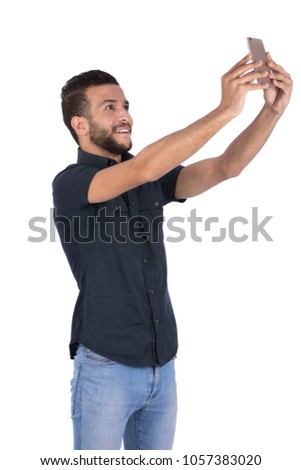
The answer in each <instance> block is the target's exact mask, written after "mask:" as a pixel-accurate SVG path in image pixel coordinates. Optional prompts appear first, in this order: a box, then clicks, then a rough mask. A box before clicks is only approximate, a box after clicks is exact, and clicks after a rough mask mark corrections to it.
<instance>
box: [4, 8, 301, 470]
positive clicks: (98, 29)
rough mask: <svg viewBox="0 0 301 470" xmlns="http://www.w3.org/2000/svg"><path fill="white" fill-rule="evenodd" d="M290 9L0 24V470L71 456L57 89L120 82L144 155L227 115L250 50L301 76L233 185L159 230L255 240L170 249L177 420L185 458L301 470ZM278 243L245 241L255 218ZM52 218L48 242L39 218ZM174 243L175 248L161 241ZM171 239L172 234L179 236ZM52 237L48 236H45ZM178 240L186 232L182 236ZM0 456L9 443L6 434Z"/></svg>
mask: <svg viewBox="0 0 301 470" xmlns="http://www.w3.org/2000/svg"><path fill="white" fill-rule="evenodd" d="M296 8H297V3H296V2H293V1H291V0H286V1H285V2H283V3H282V2H281V3H279V2H272V1H270V0H267V1H264V2H263V1H260V2H259V1H257V0H253V1H252V2H242V1H235V0H228V1H227V2H225V1H217V0H210V2H209V1H208V2H203V1H200V0H199V1H197V0H186V1H185V2H184V1H179V0H173V1H171V0H167V1H166V0H160V1H158V0H153V1H152V2H145V1H134V0H128V1H120V0H115V1H112V2H109V1H102V0H98V1H92V0H86V1H85V2H83V1H78V0H72V1H71V0H64V1H61V2H57V3H55V4H54V3H53V2H40V1H33V0H29V1H27V2H21V1H18V2H17V1H13V0H12V1H11V2H9V3H8V4H7V5H6V6H5V7H2V12H1V23H2V24H1V45H2V47H1V57H2V60H1V63H2V66H1V70H2V72H1V129H2V142H1V154H2V165H1V167H2V184H1V192H2V198H1V199H2V230H1V237H2V241H1V247H2V276H3V281H2V286H3V291H2V296H1V300H2V313H1V350H2V352H1V362H2V364H1V365H2V367H1V369H2V379H1V383H2V386H1V395H2V399H1V407H2V411H1V427H2V430H3V431H4V434H5V442H4V445H3V446H2V451H1V458H2V459H3V461H4V463H5V468H6V469H11V468H16V461H14V460H13V458H15V459H17V460H18V461H20V463H21V462H22V465H23V466H24V467H25V468H40V467H39V457H42V456H64V455H72V429H71V420H70V418H69V414H70V412H69V382H70V378H71V373H72V361H71V360H70V359H69V355H68V343H69V333H70V324H71V316H72V312H73V306H74V303H75V300H76V296H77V287H76V284H75V281H74V279H73V278H72V275H71V271H70V269H69V266H68V264H67V261H66V259H65V257H64V254H63V251H62V249H61V246H60V243H59V241H58V239H57V240H56V242H53V241H50V214H49V211H50V208H51V207H52V194H51V182H52V179H53V177H54V176H55V174H56V173H58V172H59V171H60V170H61V169H63V168H64V167H65V166H67V165H68V164H70V163H73V162H74V161H75V160H76V153H77V148H76V145H75V143H74V141H73V139H72V137H71V135H70V134H69V132H68V130H67V129H66V128H65V126H64V124H63V122H62V118H61V111H60V96H59V95H60V89H61V87H62V85H63V84H64V83H65V82H66V80H68V79H69V78H70V77H71V76H73V75H76V74H78V73H80V72H83V71H86V70H90V69H93V68H100V69H102V70H105V71H108V72H110V73H111V74H113V75H115V76H116V78H117V79H118V81H119V82H120V84H121V86H122V87H123V89H124V91H125V93H126V96H127V98H128V99H129V101H130V103H131V113H132V115H133V117H134V121H135V125H134V133H133V141H134V147H133V153H136V152H137V151H139V150H140V149H141V148H143V147H144V146H145V145H147V144H148V143H150V142H152V141H154V140H155V139H157V138H159V137H161V136H163V135H166V134H167V133H169V132H171V131H173V130H176V129H179V128H181V127H184V126H185V125H187V124H189V123H190V122H192V121H194V120H195V119H197V118H198V117H201V116H203V115H204V114H206V113H207V112H209V111H210V110H211V109H213V108H214V107H216V106H217V105H218V103H219V100H220V77H221V75H222V74H223V73H224V72H226V71H227V70H228V69H229V68H230V67H232V65H233V64H234V63H236V62H237V61H238V60H240V58H242V57H243V56H244V55H245V54H246V53H247V52H248V50H247V45H246V36H255V37H262V38H263V40H264V43H265V46H266V49H268V50H270V52H271V54H272V56H273V57H274V59H275V60H276V61H277V62H279V63H281V64H282V65H283V66H284V67H285V68H286V69H287V70H288V71H289V72H290V73H291V74H292V76H293V78H294V79H295V87H294V94H293V98H292V101H291V104H290V106H289V108H288V109H287V112H286V113H285V115H284V116H283V118H282V120H281V121H280V122H279V123H278V125H277V128H276V129H275V131H274V133H273V135H272V136H271V138H270V140H269V141H268V143H267V144H266V146H265V147H264V149H263V150H262V151H261V152H260V154H259V155H258V156H257V158H256V160H255V161H254V162H252V164H250V166H249V167H248V168H247V169H246V170H245V171H244V172H243V173H242V175H241V176H240V177H239V178H236V179H233V180H230V181H227V182H226V183H224V184H222V185H220V186H219V187H216V188H214V189H212V190H211V191H209V192H208V193H206V194H204V195H203V196H200V197H198V198H194V199H192V200H190V201H188V202H187V203H186V204H184V205H179V204H171V205H170V206H169V207H167V208H166V217H171V216H180V217H185V218H187V217H188V216H189V215H190V211H191V210H192V209H196V210H197V215H198V216H200V217H203V220H204V219H206V218H208V217H210V216H216V217H219V219H220V227H227V224H228V223H229V220H230V219H231V218H232V217H235V216H242V217H245V218H247V219H248V220H250V224H249V225H246V226H242V225H241V226H239V227H238V226H237V230H238V232H237V235H241V234H243V233H246V234H248V235H249V238H248V240H247V241H245V242H243V243H234V242H233V241H231V240H230V239H229V238H228V237H227V239H226V240H225V241H223V242H220V243H213V242H212V241H211V237H212V236H213V235H217V234H218V227H217V228H216V229H214V230H215V232H214V233H213V232H212V233H211V234H210V233H208V232H207V233H205V232H204V230H203V227H204V226H203V225H202V224H200V226H199V228H198V234H199V235H203V242H195V241H193V240H192V239H191V237H190V234H189V224H188V223H186V226H185V227H186V233H187V236H186V239H185V241H183V242H181V243H172V242H169V243H167V244H166V245H167V252H168V259H169V286H170V292H171V295H172V299H173V305H174V309H175V312H176V316H177V321H178V328H179V341H180V348H179V354H178V359H177V381H178V390H179V417H178V427H177V434H176V440H175V445H174V451H173V452H174V455H179V456H181V455H183V454H185V453H194V454H206V453H229V454H231V453H232V454H233V453H242V454H243V453H248V454H249V453H253V454H261V455H262V457H263V462H264V463H263V464H262V466H261V467H259V468H264V469H266V470H278V469H279V470H280V469H281V470H283V469H284V468H285V469H287V470H295V469H299V468H300V461H299V463H298V449H300V418H301V413H300V393H301V390H300V385H301V383H300V330H299V328H300V320H299V315H300V299H299V292H298V291H299V275H300V244H299V236H300V211H299V201H300V189H299V173H298V169H299V167H300V165H299V158H300V155H299V154H300V145H299V142H300V117H299V115H300V114H299V109H300V98H301V94H300V81H299V79H300V72H301V67H300V47H299V44H300V41H299V37H298V31H299V28H300V17H299V13H298V12H297V10H296ZM262 102H263V101H262V93H261V92H252V94H250V95H249V96H248V98H247V101H246V105H245V109H244V111H243V113H242V115H241V116H239V117H238V118H237V119H236V120H235V121H233V122H231V123H230V124H229V125H228V126H227V127H226V128H225V129H223V130H222V131H221V132H220V133H219V134H218V135H217V136H216V137H215V138H214V139H213V140H212V141H211V142H209V143H208V144H207V146H205V147H204V148H203V149H202V150H201V151H200V152H199V154H198V155H196V156H195V157H193V158H192V159H191V161H195V160H196V159H199V158H205V157H207V156H210V157H211V156H215V155H218V154H220V153H221V152H222V151H223V150H224V149H225V147H226V146H227V145H228V144H229V143H230V142H231V140H232V139H233V138H234V137H235V136H236V135H237V134H238V133H239V132H240V131H241V130H242V129H243V128H244V127H245V126H246V125H247V124H248V123H249V122H251V120H252V119H253V118H254V117H255V115H256V114H257V112H258V111H259V110H260V108H261V106H262ZM252 207H258V210H259V219H260V220H261V219H263V218H264V217H265V216H268V215H271V216H273V218H272V220H271V221H270V222H269V224H268V225H267V226H266V229H267V231H268V232H269V233H270V235H271V236H272V238H273V239H274V241H273V242H267V241H266V240H265V239H264V238H263V237H262V236H259V240H258V242H253V241H252V239H251V236H250V235H251V231H250V230H251V229H250V225H251V211H252ZM37 216H39V217H44V218H45V223H44V224H40V226H42V227H44V228H45V229H46V230H47V234H48V236H47V239H46V240H45V241H44V242H43V243H31V242H29V241H28V237H29V236H35V237H37V236H38V234H37V233H33V232H32V231H30V229H29V227H28V223H29V220H30V219H31V218H33V217H37ZM167 235H168V233H167ZM170 235H171V234H170ZM53 236H54V234H53V233H52V237H53ZM173 236H175V234H173ZM2 443H3V437H2Z"/></svg>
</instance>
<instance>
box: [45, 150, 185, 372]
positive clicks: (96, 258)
mask: <svg viewBox="0 0 301 470" xmlns="http://www.w3.org/2000/svg"><path fill="white" fill-rule="evenodd" d="M130 158H132V155H131V154H129V153H126V154H124V155H123V160H128V159H130ZM115 164H117V162H116V161H115V160H113V159H109V158H104V157H100V156H97V155H91V154H89V153H86V152H83V151H82V150H81V149H79V151H78V161H77V163H76V164H73V165H69V166H68V167H67V168H66V169H65V170H63V171H62V172H60V173H59V174H58V175H57V176H56V177H55V179H54V181H53V201H54V220H55V224H56V227H57V230H58V233H59V235H60V239H61V242H62V246H63V249H64V251H65V254H66V256H67V259H68V261H69V264H70V267H71V270H72V272H73V275H74V277H75V279H76V281H77V285H78V288H79V295H78V299H77V302H76V305H75V309H74V313H73V320H72V328H71V341H70V354H71V358H74V356H75V353H76V350H77V346H78V344H79V343H81V344H83V345H84V346H86V347H87V348H89V349H91V350H92V351H94V352H96V353H98V354H101V355H103V356H105V357H108V358H110V359H112V360H114V361H117V362H120V363H124V364H128V365H134V366H152V365H157V364H159V365H163V364H165V363H167V362H168V361H169V360H170V359H172V358H173V357H174V356H175V354H176V352H177V347H178V342H177V327H176V321H175V316H174V312H173V308H172V304H171V301H170V297H169V293H168V288H167V266H166V254H165V248H164V237H163V228H162V224H163V206H164V205H165V204H168V203H169V202H171V201H176V198H175V188H176V182H177V178H178V175H179V173H180V171H181V169H182V168H183V167H181V166H179V167H177V168H175V169H174V170H172V171H170V172H169V173H168V174H166V175H165V176H163V177H162V178H160V179H158V180H157V181H155V182H151V183H147V184H143V185H141V186H138V187H136V188H134V189H132V190H130V191H128V192H127V193H125V194H122V195H120V196H117V197H115V198H114V199H112V200H110V201H107V202H103V203H99V204H90V203H89V202H88V198H87V194H88V189H89V186H90V183H91V181H92V179H93V177H94V176H95V174H96V173H97V172H99V171H100V170H102V169H104V168H107V167H108V166H110V165H115Z"/></svg>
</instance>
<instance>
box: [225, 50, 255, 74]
mask: <svg viewBox="0 0 301 470" xmlns="http://www.w3.org/2000/svg"><path fill="white" fill-rule="evenodd" d="M251 59H252V54H251V53H249V54H247V55H246V56H245V57H244V58H243V59H241V60H240V61H239V62H237V63H236V64H235V65H233V67H231V69H230V70H228V72H227V74H230V73H231V72H233V70H235V69H237V67H240V66H241V65H245V64H246V63H247V62H249V60H251Z"/></svg>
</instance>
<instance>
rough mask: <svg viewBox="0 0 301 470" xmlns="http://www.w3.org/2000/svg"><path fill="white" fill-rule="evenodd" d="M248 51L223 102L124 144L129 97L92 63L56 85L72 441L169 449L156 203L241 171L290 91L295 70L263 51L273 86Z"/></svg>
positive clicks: (168, 369)
mask: <svg viewBox="0 0 301 470" xmlns="http://www.w3.org/2000/svg"><path fill="white" fill-rule="evenodd" d="M251 58H252V56H251V55H250V54H249V55H247V56H246V57H244V58H243V59H242V60H240V61H239V62H238V63H237V64H236V65H234V67H232V68H231V70H229V72H227V73H226V74H225V75H224V76H223V77H222V98H221V102H220V105H219V106H218V107H217V108H216V109H214V110H213V111H212V112H211V113H209V114H208V115H206V116H205V117H203V118H201V119H199V120H197V121H196V122H194V123H192V124H191V125H189V126H188V127H186V128H184V129H182V130H179V131H177V132H175V133H173V134H171V135H168V136H166V137H164V138H162V139H160V140H158V141H157V142H155V143H153V144H151V145H148V146H147V147H145V148H144V149H143V150H142V151H141V152H139V153H138V154H137V155H136V156H132V155H131V154H129V153H128V152H129V150H130V149H131V145H132V144H131V130H132V124H133V121H132V118H131V116H130V114H129V103H128V101H127V99H126V97H125V95H124V92H123V90H122V89H121V88H120V86H119V84H118V83H117V81H116V79H115V78H114V77H112V76H111V75H109V74H107V73H105V72H101V71H99V70H93V71H90V72H86V73H83V74H81V75H78V76H76V77H73V78H72V79H70V80H69V81H68V82H67V83H66V85H65V86H64V87H63V89H62V110H63V117H64V122H65V124H66V125H67V127H68V129H69V130H70V132H71V134H72V136H73V137H74V139H75V140H76V142H77V144H78V145H79V150H78V161H77V163H76V164H73V165H70V166H68V167H67V168H66V169H65V170H63V171H62V172H61V173H59V174H58V175H57V176H56V178H55V179H54V182H53V197H54V207H55V222H56V226H57V229H58V231H59V234H60V238H61V241H62V245H63V248H64V251H65V254H66V256H67V258H68V261H69V263H70V267H71V269H72V272H73V274H74V277H75V279H76V281H77V284H78V287H79V296H78V299H77V302H76V306H75V310H74V314H73V321H72V332H71V342H70V352H71V357H72V358H75V360H74V375H73V379H72V419H73V429H74V448H75V449H94V450H95V449H120V447H121V444H122V440H123V442H124V448H125V449H157V450H159V449H171V448H172V444H173V438H174V431H175V425H176V411H177V398H176V383H175V371H174V357H175V355H176V353H177V330H176V322H175V318H174V313H173V309H172V305H171V301H170V298H169V294H168V289H167V281H166V277H167V275H166V256H165V250H164V243H163V232H162V216H163V206H164V205H165V204H167V203H169V202H171V201H184V200H185V199H186V198H189V197H193V196H196V195H198V194H200V193H202V192H204V191H206V190H208V189H209V188H211V187H212V186H214V185H216V184H218V183H220V182H222V181H224V180H226V179H227V178H230V177H234V176H237V175H239V174H240V172H241V171H242V170H243V169H244V168H245V166H246V165H247V164H248V163H249V162H250V161H251V160H252V159H253V157H255V155H256V154H257V153H258V152H259V151H260V149H261V148H262V146H263V145H264V143H265V142H266V140H267V139H268V137H269V135H270V134H271V132H272V130H273V129H274V127H275V125H276V123H277V121H278V120H279V118H280V117H281V116H282V114H283V112H284V110H285V108H286V106H287V105H288V103H289V100H290V95H291V91H292V80H291V78H290V76H289V75H288V73H287V72H285V70H284V69H283V68H282V67H281V66H279V65H277V64H276V63H275V62H274V61H273V60H272V59H271V57H270V55H269V54H268V56H267V58H268V65H269V67H270V68H271V69H272V70H273V72H272V73H271V75H270V79H271V82H272V84H273V86H270V87H268V85H267V84H258V83H256V79H258V78H260V77H264V76H266V74H265V73H257V72H255V71H254V67H257V66H259V65H260V63H259V62H258V63H250V59H251ZM251 90H264V105H263V108H262V109H261V110H260V112H259V114H258V116H257V117H256V119H255V120H254V121H253V122H252V123H251V124H250V126H249V127H248V128H247V129H245V130H244V132H242V133H241V134H240V135H239V136H238V137H237V138H236V139H235V140H234V141H233V142H232V143H231V144H230V146H229V147H228V148H227V149H226V150H225V152H224V153H223V154H222V155H220V156H218V157H216V158H210V159H205V160H202V161H199V162H197V163H193V164H191V165H187V166H186V167H183V166H181V163H182V162H184V161H185V160H187V159H188V158H189V157H190V156H192V155H193V154H195V153H196V152H197V151H198V150H199V149H200V148H201V147H202V146H203V145H204V144H205V143H206V142H207V141H208V140H209V139H210V138H211V137H213V136H214V135H215V134H216V133H217V132H218V131H219V130H220V129H221V128H222V127H223V126H225V125H226V124H227V123H229V122H230V121H231V120H232V119H233V118H235V117H236V116H238V115H239V114H240V112H241V111H242V109H243V106H244V101H245V97H246V94H247V93H248V92H249V91H251Z"/></svg>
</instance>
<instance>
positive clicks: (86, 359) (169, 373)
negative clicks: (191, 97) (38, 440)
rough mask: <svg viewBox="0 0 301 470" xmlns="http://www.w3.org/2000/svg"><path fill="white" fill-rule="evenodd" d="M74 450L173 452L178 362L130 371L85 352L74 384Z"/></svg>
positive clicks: (79, 356) (76, 365)
mask: <svg viewBox="0 0 301 470" xmlns="http://www.w3.org/2000/svg"><path fill="white" fill-rule="evenodd" d="M71 401H72V405H71V414H72V420H73V432H74V449H76V450H109V449H115V450H116V449H120V448H121V445H122V440H123V444H124V449H126V450H136V449H141V450H168V449H171V448H172V445H173V440H174V433H175V427H176V415H177V393H176V381H175V367H174V360H171V361H170V362H169V363H167V364H166V365H164V366H162V367H160V366H157V367H130V366H126V365H123V364H120V363H117V362H114V361H111V360H110V359H107V358H105V357H103V356H100V355H99V354H96V353H94V352H92V351H90V350H89V349H87V348H85V347H84V346H81V345H80V346H79V348H78V351H77V354H76V357H75V359H74V375H73V378H72V381H71Z"/></svg>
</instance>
